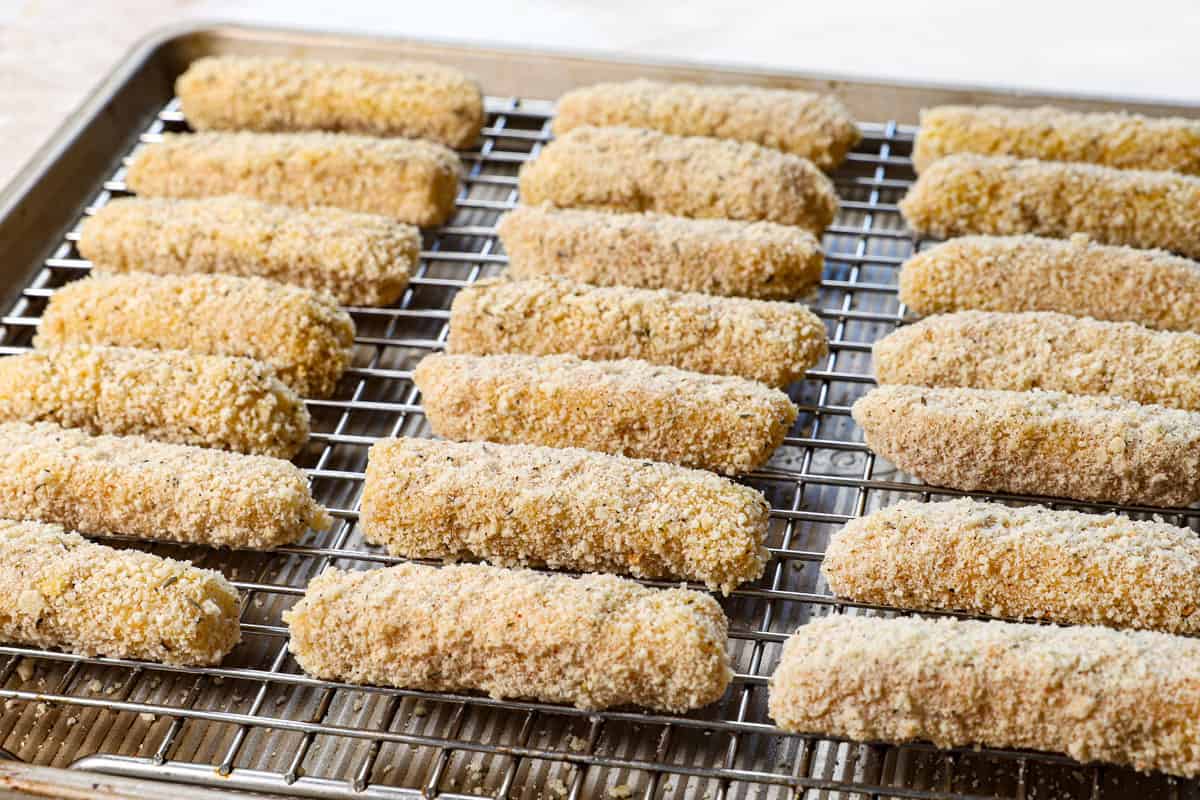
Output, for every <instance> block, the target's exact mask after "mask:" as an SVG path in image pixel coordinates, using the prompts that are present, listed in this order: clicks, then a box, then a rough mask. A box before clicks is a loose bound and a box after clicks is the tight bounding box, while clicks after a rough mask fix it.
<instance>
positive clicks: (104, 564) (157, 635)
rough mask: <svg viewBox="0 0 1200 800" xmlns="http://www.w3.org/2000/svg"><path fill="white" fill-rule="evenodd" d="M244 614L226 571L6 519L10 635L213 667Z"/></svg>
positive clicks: (2, 530) (1, 596)
mask: <svg viewBox="0 0 1200 800" xmlns="http://www.w3.org/2000/svg"><path fill="white" fill-rule="evenodd" d="M238 613H239V609H238V593H237V590H236V589H235V588H233V586H231V585H230V584H229V582H228V581H227V580H225V578H224V577H223V576H222V575H221V574H220V573H219V572H215V571H213V570H208V569H197V568H196V567H193V566H192V565H191V564H188V563H187V562H185V561H175V560H174V559H170V558H160V557H159V556H155V555H151V554H150V553H142V552H139V551H137V550H114V549H113V548H111V547H105V546H103V545H99V544H92V543H91V542H88V541H86V540H85V539H84V538H83V537H82V536H80V535H78V534H76V533H65V532H64V531H63V529H62V528H60V527H59V526H58V525H44V524H42V523H39V522H15V521H13V520H8V519H0V641H4V642H8V643H11V644H22V645H29V646H32V647H57V648H61V649H63V650H66V651H67V652H71V653H78V654H80V655H85V656H98V655H99V656H108V657H110V658H137V659H142V660H145V661H160V662H163V663H166V664H182V665H188V666H204V665H209V664H216V663H218V662H220V660H221V658H222V657H224V656H225V654H226V653H228V652H229V651H230V650H232V649H233V648H234V645H236V644H237V643H238V640H239V639H240V638H241V627H240V626H239V624H238Z"/></svg>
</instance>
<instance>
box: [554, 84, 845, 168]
mask: <svg viewBox="0 0 1200 800" xmlns="http://www.w3.org/2000/svg"><path fill="white" fill-rule="evenodd" d="M583 125H596V126H600V127H611V126H613V125H626V126H629V127H631V128H650V129H652V130H657V131H662V132H663V133H671V134H675V135H678V136H713V137H716V138H718V139H734V140H737V141H741V142H754V143H755V144H761V145H763V146H765V147H773V148H775V149H777V150H783V151H784V152H787V153H792V154H793V155H797V156H802V157H804V158H807V159H809V160H810V161H812V162H813V163H814V164H816V165H817V166H818V167H820V168H821V169H826V170H828V169H833V168H834V167H836V166H837V165H838V164H840V163H842V160H843V159H844V158H845V157H846V153H848V152H849V151H850V148H852V147H854V145H856V144H858V140H859V139H860V138H861V136H860V134H859V132H858V126H857V125H855V124H854V120H853V118H851V116H850V112H848V111H847V110H846V107H845V106H843V105H842V103H841V101H839V100H838V99H837V98H836V97H834V96H833V95H828V94H815V93H813V92H801V91H796V90H789V89H760V88H758V87H754V86H699V85H695V84H688V83H663V82H660V81H649V80H635V81H628V82H625V83H598V84H595V85H593V86H585V87H583V88H581V89H574V90H572V91H570V92H567V93H566V94H564V95H563V96H562V97H560V98H559V99H558V107H557V109H556V113H555V117H554V133H555V134H556V135H558V136H561V135H563V134H565V133H566V132H568V131H571V130H574V129H575V128H578V127H581V126H583Z"/></svg>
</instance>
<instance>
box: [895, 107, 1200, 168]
mask: <svg viewBox="0 0 1200 800" xmlns="http://www.w3.org/2000/svg"><path fill="white" fill-rule="evenodd" d="M951 153H978V154H980V155H985V156H1016V157H1017V158H1040V159H1042V160H1043V161H1079V162H1087V163H1091V164H1102V165H1104V166H1106V167H1117V168H1119V169H1153V170H1170V171H1174V172H1183V173H1188V174H1192V175H1195V174H1200V122H1196V121H1195V120H1190V119H1183V118H1181V117H1166V118H1154V117H1145V116H1142V115H1141V114H1128V113H1125V112H1116V113H1102V112H1092V113H1083V112H1078V111H1065V110H1063V109H1061V108H1052V107H1049V106H1042V107H1041V108H1004V107H1001V106H936V107H934V108H927V109H924V110H923V111H921V129H920V131H919V132H918V133H917V141H916V143H915V144H914V145H913V164H914V165H915V166H916V169H917V171H918V172H920V171H922V170H924V169H925V168H927V167H928V166H929V165H930V164H932V163H933V162H934V161H936V160H937V159H939V158H942V157H943V156H947V155H950V154H951Z"/></svg>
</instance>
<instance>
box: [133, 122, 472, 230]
mask: <svg viewBox="0 0 1200 800" xmlns="http://www.w3.org/2000/svg"><path fill="white" fill-rule="evenodd" d="M461 173H462V164H461V163H460V162H459V159H458V156H457V155H455V153H454V151H453V150H449V149H447V148H445V147H443V146H442V145H440V144H434V143H433V142H423V141H417V140H414V139H376V138H373V137H370V136H354V135H351V134H348V133H164V134H163V138H162V141H161V142H156V143H153V144H148V145H145V146H144V147H142V148H141V149H140V150H138V151H137V152H136V153H135V154H134V156H133V161H132V162H131V163H130V165H129V171H128V173H127V174H126V176H125V181H126V183H127V184H128V185H129V188H130V189H132V190H133V191H135V192H137V193H138V194H140V195H146V196H148V197H213V196H217V195H227V194H237V195H244V196H246V197H252V198H254V199H256V200H261V201H263V202H264V203H278V204H280V205H285V206H296V207H298V208H312V207H314V206H334V207H336V208H344V209H346V210H348V211H362V212H365V213H368V214H382V215H383V216H385V217H392V218H394V219H398V220H400V221H401V222H410V223H412V224H413V225H441V224H442V223H443V222H445V221H446V220H447V219H448V218H449V217H450V215H451V214H452V213H454V198H455V196H456V195H457V194H458V179H459V177H460V175H461Z"/></svg>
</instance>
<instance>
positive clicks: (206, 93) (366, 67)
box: [175, 56, 483, 147]
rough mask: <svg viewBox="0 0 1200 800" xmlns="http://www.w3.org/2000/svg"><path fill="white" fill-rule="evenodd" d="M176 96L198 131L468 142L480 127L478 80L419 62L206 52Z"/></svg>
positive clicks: (182, 80)
mask: <svg viewBox="0 0 1200 800" xmlns="http://www.w3.org/2000/svg"><path fill="white" fill-rule="evenodd" d="M175 94H177V95H178V96H179V103H180V105H181V106H182V107H183V114H184V116H185V117H186V118H187V121H188V124H189V125H191V126H192V128H194V129H196V130H248V131H306V130H326V131H350V132H353V133H367V134H373V135H376V136H407V137H410V138H414V139H432V140H434V141H436V142H441V143H442V144H445V145H449V146H450V147H466V146H468V145H470V144H471V143H473V142H474V141H475V139H476V138H477V137H478V136H479V131H480V129H481V128H482V127H483V95H482V94H481V93H480V91H479V85H478V84H477V83H476V82H475V81H474V80H473V79H472V78H470V77H468V76H467V75H466V74H465V73H463V72H461V71H459V70H457V69H454V68H453V67H445V66H442V65H440V64H430V63H425V62H419V61H411V62H405V61H398V62H392V63H382V64H375V63H368V62H364V61H346V62H333V61H316V60H308V59H300V58H264V57H257V58H255V57H244V56H242V57H239V56H210V57H208V58H201V59H197V60H196V61H193V62H192V63H191V64H190V65H189V66H188V68H187V71H186V72H184V73H183V74H182V75H180V76H179V78H178V79H177V80H176V81H175Z"/></svg>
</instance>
